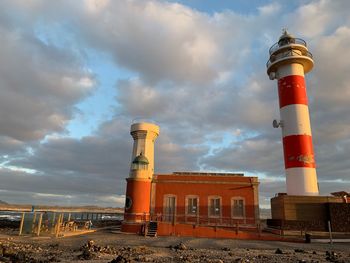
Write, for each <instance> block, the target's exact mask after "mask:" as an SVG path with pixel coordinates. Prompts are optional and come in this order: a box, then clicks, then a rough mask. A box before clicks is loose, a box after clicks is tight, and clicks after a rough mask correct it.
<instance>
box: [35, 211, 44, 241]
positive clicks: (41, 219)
mask: <svg viewBox="0 0 350 263" xmlns="http://www.w3.org/2000/svg"><path fill="white" fill-rule="evenodd" d="M42 221H43V214H42V213H40V216H39V222H38V231H37V232H36V235H37V236H39V235H40V229H41V223H42Z"/></svg>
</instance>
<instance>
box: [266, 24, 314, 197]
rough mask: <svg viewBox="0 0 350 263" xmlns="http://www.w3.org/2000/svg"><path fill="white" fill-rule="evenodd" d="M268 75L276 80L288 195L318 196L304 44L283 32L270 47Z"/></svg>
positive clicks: (310, 64) (307, 56)
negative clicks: (305, 75)
mask: <svg viewBox="0 0 350 263" xmlns="http://www.w3.org/2000/svg"><path fill="white" fill-rule="evenodd" d="M269 53H270V59H269V61H268V62H267V65H266V66H267V74H268V75H269V77H270V79H271V80H273V79H277V80H278V95H279V106H280V117H281V121H280V122H278V121H274V122H273V126H274V127H275V128H277V127H279V126H280V127H281V128H282V136H283V151H284V164H285V171H286V183H287V194H288V195H318V184H317V174H316V163H315V156H314V150H313V145H312V134H311V126H310V117H309V107H308V100H307V94H306V84H305V78H304V73H308V72H309V71H311V69H312V67H313V65H314V62H313V59H312V54H311V53H310V52H309V51H308V49H307V47H306V42H305V41H304V40H302V39H299V38H295V37H293V36H292V35H290V34H288V33H287V31H286V30H284V32H283V34H282V36H281V37H280V39H279V41H278V42H277V43H276V44H274V45H273V46H272V47H271V48H270V51H269Z"/></svg>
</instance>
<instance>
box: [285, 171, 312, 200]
mask: <svg viewBox="0 0 350 263" xmlns="http://www.w3.org/2000/svg"><path fill="white" fill-rule="evenodd" d="M286 180H287V193H288V194H289V195H318V184H317V174H316V169H315V168H306V167H295V168H289V169H286Z"/></svg>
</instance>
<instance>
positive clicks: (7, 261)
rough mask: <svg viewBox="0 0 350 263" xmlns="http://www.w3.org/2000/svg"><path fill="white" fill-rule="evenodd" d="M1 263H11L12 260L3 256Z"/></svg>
mask: <svg viewBox="0 0 350 263" xmlns="http://www.w3.org/2000/svg"><path fill="white" fill-rule="evenodd" d="M0 262H4V263H10V262H11V260H10V259H9V258H5V257H3V256H0Z"/></svg>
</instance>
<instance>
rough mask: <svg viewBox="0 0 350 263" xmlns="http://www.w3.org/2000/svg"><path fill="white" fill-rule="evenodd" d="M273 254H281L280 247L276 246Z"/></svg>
mask: <svg viewBox="0 0 350 263" xmlns="http://www.w3.org/2000/svg"><path fill="white" fill-rule="evenodd" d="M275 254H283V251H282V250H281V249H280V248H277V249H276V251H275Z"/></svg>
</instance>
